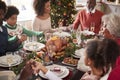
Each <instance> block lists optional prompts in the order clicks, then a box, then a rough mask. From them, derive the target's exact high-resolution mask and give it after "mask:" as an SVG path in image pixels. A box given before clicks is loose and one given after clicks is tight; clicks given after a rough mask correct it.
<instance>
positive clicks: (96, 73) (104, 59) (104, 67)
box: [80, 39, 120, 80]
mask: <svg viewBox="0 0 120 80" xmlns="http://www.w3.org/2000/svg"><path fill="white" fill-rule="evenodd" d="M86 46H87V47H86V51H85V65H87V66H89V67H90V68H91V71H88V72H86V73H85V74H84V75H83V76H82V78H81V79H80V80H107V78H108V76H109V73H110V72H111V70H112V65H115V64H114V63H115V62H116V59H117V57H118V56H119V55H120V54H119V47H118V45H117V43H116V42H115V41H113V40H112V39H103V40H92V41H89V42H88V43H87V45H86ZM113 53H114V54H113ZM110 58H111V60H109V59H110Z"/></svg>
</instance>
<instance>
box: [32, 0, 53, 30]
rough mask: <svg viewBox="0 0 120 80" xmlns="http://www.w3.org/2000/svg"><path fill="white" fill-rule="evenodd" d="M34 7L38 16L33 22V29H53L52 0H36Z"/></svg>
mask: <svg viewBox="0 0 120 80" xmlns="http://www.w3.org/2000/svg"><path fill="white" fill-rule="evenodd" d="M33 8H34V10H35V13H36V17H35V19H34V22H33V30H35V31H46V30H50V29H51V18H50V1H49V0H34V3H33Z"/></svg>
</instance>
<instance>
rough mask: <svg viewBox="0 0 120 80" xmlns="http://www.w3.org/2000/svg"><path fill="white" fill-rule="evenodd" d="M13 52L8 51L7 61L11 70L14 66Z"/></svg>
mask: <svg viewBox="0 0 120 80" xmlns="http://www.w3.org/2000/svg"><path fill="white" fill-rule="evenodd" d="M12 56H13V54H12V52H6V61H7V64H8V66H9V70H11V66H12V63H13V57H12Z"/></svg>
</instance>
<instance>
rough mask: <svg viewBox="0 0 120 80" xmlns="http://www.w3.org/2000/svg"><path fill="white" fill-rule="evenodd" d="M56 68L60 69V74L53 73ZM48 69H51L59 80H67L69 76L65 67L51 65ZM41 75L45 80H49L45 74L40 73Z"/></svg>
mask: <svg viewBox="0 0 120 80" xmlns="http://www.w3.org/2000/svg"><path fill="white" fill-rule="evenodd" d="M55 67H58V68H59V69H60V72H57V71H52V70H53V69H54V68H55ZM46 68H47V69H49V70H50V71H51V72H53V73H54V74H55V75H57V76H58V77H59V78H61V79H62V78H65V77H66V76H68V74H69V70H68V69H67V68H66V67H64V66H60V65H55V64H54V65H50V66H46ZM39 75H40V76H41V77H43V78H45V79H48V78H47V77H46V76H45V75H44V74H43V72H41V71H40V73H39Z"/></svg>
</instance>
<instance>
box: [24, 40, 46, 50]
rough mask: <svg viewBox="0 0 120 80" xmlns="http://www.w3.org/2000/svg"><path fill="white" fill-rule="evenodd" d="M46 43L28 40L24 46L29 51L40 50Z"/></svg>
mask: <svg viewBox="0 0 120 80" xmlns="http://www.w3.org/2000/svg"><path fill="white" fill-rule="evenodd" d="M44 47H45V45H44V44H42V43H39V42H27V43H25V44H24V46H23V48H24V49H25V50H27V51H40V50H41V49H42V48H44Z"/></svg>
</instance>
